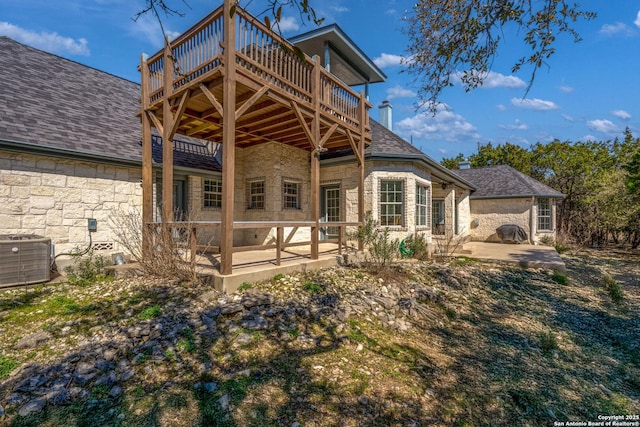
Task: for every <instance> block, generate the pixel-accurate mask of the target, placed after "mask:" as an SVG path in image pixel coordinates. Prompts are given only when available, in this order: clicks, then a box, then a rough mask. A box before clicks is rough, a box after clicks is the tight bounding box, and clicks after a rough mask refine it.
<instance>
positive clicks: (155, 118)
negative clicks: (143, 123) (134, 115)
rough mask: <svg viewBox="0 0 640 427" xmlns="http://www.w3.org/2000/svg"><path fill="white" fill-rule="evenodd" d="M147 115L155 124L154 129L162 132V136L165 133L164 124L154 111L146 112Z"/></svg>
mask: <svg viewBox="0 0 640 427" xmlns="http://www.w3.org/2000/svg"><path fill="white" fill-rule="evenodd" d="M145 112H146V113H147V116H148V117H149V118H150V119H151V121H152V122H153V127H154V128H156V129H158V132H160V134H163V133H164V126H162V122H161V121H160V119H158V116H156V114H155V113H154V112H153V111H149V110H147V111H145Z"/></svg>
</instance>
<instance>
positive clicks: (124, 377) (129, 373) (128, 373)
mask: <svg viewBox="0 0 640 427" xmlns="http://www.w3.org/2000/svg"><path fill="white" fill-rule="evenodd" d="M133 374H134V371H133V369H126V370H124V371H122V372H121V373H120V376H119V377H118V379H119V380H120V381H127V380H128V379H129V378H131V377H132V376H133Z"/></svg>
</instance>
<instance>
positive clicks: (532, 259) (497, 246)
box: [463, 242, 566, 270]
mask: <svg viewBox="0 0 640 427" xmlns="http://www.w3.org/2000/svg"><path fill="white" fill-rule="evenodd" d="M463 249H464V250H465V251H471V254H467V256H469V257H470V258H476V259H480V260H491V261H496V262H503V263H507V264H515V265H518V266H520V267H523V268H549V269H553V270H565V269H566V266H565V264H564V261H562V258H560V255H559V254H558V252H556V250H555V249H554V248H553V247H551V246H544V245H529V244H509V243H490V242H468V243H465V244H464V247H463Z"/></svg>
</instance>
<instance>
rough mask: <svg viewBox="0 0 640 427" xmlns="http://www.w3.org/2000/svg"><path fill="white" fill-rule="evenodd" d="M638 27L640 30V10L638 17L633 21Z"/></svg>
mask: <svg viewBox="0 0 640 427" xmlns="http://www.w3.org/2000/svg"><path fill="white" fill-rule="evenodd" d="M633 23H634V24H635V26H636V27H638V28H640V10H639V11H638V16H636V20H635V21H633Z"/></svg>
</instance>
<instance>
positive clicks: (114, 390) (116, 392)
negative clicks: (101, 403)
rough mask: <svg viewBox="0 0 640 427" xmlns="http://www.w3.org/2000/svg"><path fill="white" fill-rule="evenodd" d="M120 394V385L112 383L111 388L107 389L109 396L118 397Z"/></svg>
mask: <svg viewBox="0 0 640 427" xmlns="http://www.w3.org/2000/svg"><path fill="white" fill-rule="evenodd" d="M121 394H122V387H120V386H119V385H114V386H113V387H111V390H109V396H110V397H118V396H120V395H121Z"/></svg>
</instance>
